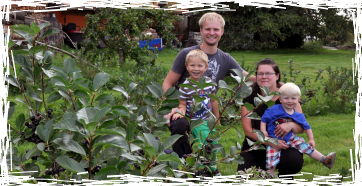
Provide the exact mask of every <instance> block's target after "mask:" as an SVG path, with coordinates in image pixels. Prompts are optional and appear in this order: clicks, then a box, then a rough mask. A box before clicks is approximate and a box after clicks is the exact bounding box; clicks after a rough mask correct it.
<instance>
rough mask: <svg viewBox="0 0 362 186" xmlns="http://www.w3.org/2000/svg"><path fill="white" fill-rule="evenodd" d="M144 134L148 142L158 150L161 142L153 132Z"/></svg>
mask: <svg viewBox="0 0 362 186" xmlns="http://www.w3.org/2000/svg"><path fill="white" fill-rule="evenodd" d="M143 135H144V136H145V139H146V141H147V143H148V144H150V145H151V146H152V147H153V148H155V151H156V152H158V147H159V142H158V141H157V140H156V138H155V137H154V136H153V135H152V134H148V133H143Z"/></svg>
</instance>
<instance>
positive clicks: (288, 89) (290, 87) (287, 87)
mask: <svg viewBox="0 0 362 186" xmlns="http://www.w3.org/2000/svg"><path fill="white" fill-rule="evenodd" d="M279 92H280V94H281V95H283V94H284V93H290V94H292V95H294V96H298V97H300V95H301V93H300V89H299V87H298V86H297V85H296V84H294V83H285V84H284V85H283V86H282V87H280V89H279Z"/></svg>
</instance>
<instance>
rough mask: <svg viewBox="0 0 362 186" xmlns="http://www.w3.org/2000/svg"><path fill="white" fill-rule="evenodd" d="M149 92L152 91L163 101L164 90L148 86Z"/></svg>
mask: <svg viewBox="0 0 362 186" xmlns="http://www.w3.org/2000/svg"><path fill="white" fill-rule="evenodd" d="M147 88H148V90H150V92H151V93H152V94H153V95H154V96H155V97H156V98H159V99H161V98H162V89H161V90H160V89H158V88H157V87H156V86H153V85H148V86H147Z"/></svg>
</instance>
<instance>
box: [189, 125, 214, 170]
mask: <svg viewBox="0 0 362 186" xmlns="http://www.w3.org/2000/svg"><path fill="white" fill-rule="evenodd" d="M200 131H201V134H202V140H200V139H201V137H200ZM209 131H210V130H209V127H208V126H207V121H205V123H204V124H202V125H200V126H198V127H196V128H194V129H192V131H191V134H192V136H193V137H194V139H196V138H198V139H197V140H195V142H194V143H196V142H200V143H201V144H200V147H201V146H202V144H203V143H204V141H205V140H206V138H207V136H208V135H209ZM212 131H216V130H215V129H214V130H212ZM211 134H212V132H211ZM205 144H207V142H206V143H205ZM212 144H217V141H213V142H212ZM217 152H218V151H217V150H214V151H213V152H212V153H213V157H215V158H214V159H213V160H211V161H217V158H216V154H217ZM215 164H216V163H211V164H210V166H212V165H215ZM199 165H200V166H197V167H203V165H202V164H199ZM210 169H211V170H212V171H215V170H216V168H214V167H210Z"/></svg>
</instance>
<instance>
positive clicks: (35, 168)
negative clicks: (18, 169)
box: [21, 163, 40, 177]
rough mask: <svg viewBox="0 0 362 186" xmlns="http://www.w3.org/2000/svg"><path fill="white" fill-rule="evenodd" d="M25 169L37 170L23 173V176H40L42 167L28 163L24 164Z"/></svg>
mask: <svg viewBox="0 0 362 186" xmlns="http://www.w3.org/2000/svg"><path fill="white" fill-rule="evenodd" d="M23 167H24V169H25V171H35V172H30V173H23V174H21V175H22V176H30V177H38V176H39V174H40V168H39V166H38V165H36V164H34V163H27V164H25V165H24V166H23Z"/></svg>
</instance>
